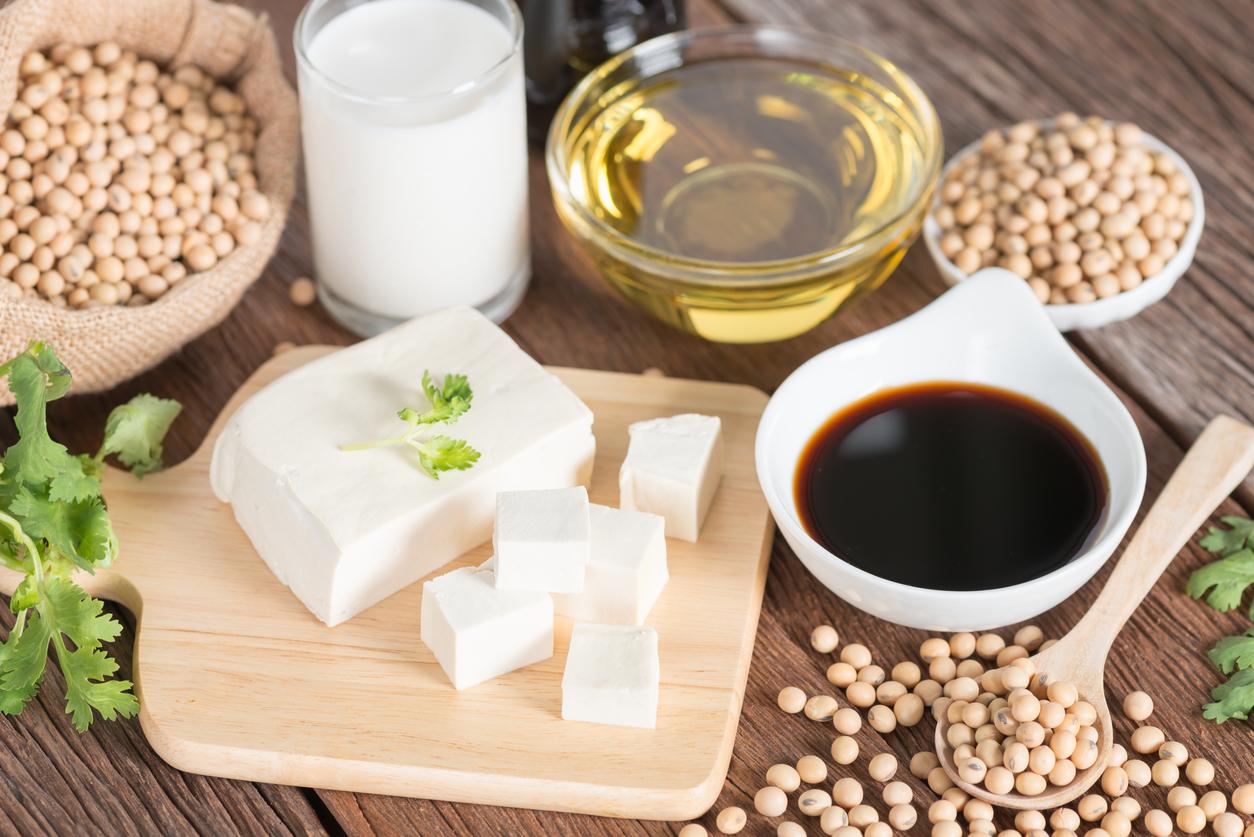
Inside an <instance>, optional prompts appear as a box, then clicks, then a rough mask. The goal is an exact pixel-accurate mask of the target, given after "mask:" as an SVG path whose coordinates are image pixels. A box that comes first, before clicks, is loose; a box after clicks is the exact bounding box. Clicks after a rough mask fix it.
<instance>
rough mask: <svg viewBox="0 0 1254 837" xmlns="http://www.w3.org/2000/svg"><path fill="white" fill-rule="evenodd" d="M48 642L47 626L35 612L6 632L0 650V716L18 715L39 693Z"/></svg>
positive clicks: (49, 637) (50, 632)
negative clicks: (7, 636) (7, 635)
mask: <svg viewBox="0 0 1254 837" xmlns="http://www.w3.org/2000/svg"><path fill="white" fill-rule="evenodd" d="M50 639H52V631H51V630H50V629H49V627H48V623H47V622H45V621H44V620H43V619H42V618H40V616H39V614H38V613H37V612H34V611H32V612H29V613H28V614H26V617H25V619H24V621H19V622H18V624H17V626H15V627H14V628H13V630H12V631H10V632H9V638H8V640H6V641H5V643H4V645H3V646H0V712H3V713H5V714H6V715H16V714H18V713H19V712H21V711H22V710H23V709H25V708H26V704H27V703H29V702H30V699H31V698H32V697H34V696H35V693H36V692H38V691H39V683H40V681H41V680H43V677H44V667H45V666H46V664H47V662H48V641H49V640H50Z"/></svg>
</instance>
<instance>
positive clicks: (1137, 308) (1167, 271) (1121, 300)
mask: <svg viewBox="0 0 1254 837" xmlns="http://www.w3.org/2000/svg"><path fill="white" fill-rule="evenodd" d="M1143 142H1144V143H1145V145H1146V147H1147V148H1149V149H1151V150H1153V151H1156V152H1159V153H1162V154H1166V155H1167V156H1168V157H1170V158H1171V159H1172V160H1174V161H1175V163H1176V166H1177V167H1179V169H1180V171H1182V172H1183V173H1184V176H1185V177H1187V178H1188V179H1189V197H1190V199H1192V201H1193V207H1194V209H1193V220H1191V221H1190V222H1189V227H1188V229H1186V230H1185V232H1184V238H1183V239H1181V241H1180V247H1179V249H1177V250H1176V254H1175V255H1174V256H1172V257H1171V258H1170V259H1168V260H1167V263H1166V264H1165V265H1163V269H1162V270H1161V271H1160V272H1158V273H1156V274H1154V275H1153V276H1150V277H1148V278H1146V280H1145V281H1144V282H1142V283H1141V284H1140V285H1138V286H1137V287H1135V288H1133V289H1132V290H1130V291H1124V292H1123V293H1120V294H1116V295H1115V296H1112V297H1107V298H1106V299H1099V300H1095V301H1093V302H1088V303H1084V304H1082V305H1080V304H1070V303H1069V304H1066V305H1046V306H1045V311H1046V313H1048V314H1049V319H1050V320H1051V321H1053V323H1054V325H1055V326H1056V327H1057V328H1058V330H1059V331H1074V330H1075V329H1081V328H1098V327H1099V326H1104V325H1107V324H1108V323H1115V322H1118V321H1120V320H1126V319H1128V318H1129V317H1133V316H1135V315H1137V314H1139V313H1141V312H1142V311H1144V310H1145V309H1146V308H1148V307H1150V306H1151V305H1153V304H1154V303H1155V302H1158V300H1160V299H1162V298H1163V297H1165V296H1166V295H1167V292H1168V291H1170V290H1171V288H1172V287H1173V286H1174V285H1175V284H1176V281H1177V280H1178V279H1179V278H1180V277H1181V276H1183V275H1184V272H1185V271H1186V270H1188V269H1189V265H1191V264H1192V263H1193V256H1194V254H1195V253H1196V252H1197V242H1198V240H1199V239H1200V238H1201V237H1202V227H1203V226H1205V223H1206V209H1205V207H1204V206H1203V205H1202V184H1200V183H1199V182H1198V180H1197V176H1196V175H1195V174H1193V170H1192V169H1191V168H1189V164H1188V163H1186V162H1185V161H1184V158H1183V157H1181V156H1180V155H1179V154H1177V153H1176V152H1175V151H1174V150H1173V149H1172V148H1171V147H1170V146H1168V145H1167V144H1166V143H1164V142H1162V141H1161V140H1159V139H1156V138H1154V137H1151V136H1150V135H1149V134H1144V135H1143ZM978 149H979V141H978V140H977V141H976V142H973V143H971V144H970V145H968V146H967V147H966V148H963V149H962V150H961V151H959V152H958V153H957V154H955V155H954V156H953V157H952V158H950V160H949V162H948V163H947V164H946V165H945V168H944V169H943V170H942V172H941V179H942V182H943V180H944V177H945V174H947V173H948V172H949V170H950V169H952V168H953V167H954V164H955V163H957V162H958V161H959V160H961V159H962V158H963V157H966V156H967V155H968V154H974V153H976V152H977V151H978ZM940 239H941V228H940V224H938V223H936V219H935V218H934V217H932V213H931V212H929V213H928V216H927V218H926V219H925V220H924V222H923V241H924V242H925V243H926V244H927V251H928V252H929V253H931V254H932V261H934V262H936V267H937V269H939V270H940V273H941V277H942V278H943V279H944V280H945V281H946V282H947V283H949V284H950V285H957V284H958V283H959V282H961V281H963V280H964V279H966V278H967V274H965V273H963V272H962V271H961V270H959V269H958V266H957V265H955V264H954V263H953V262H951V261H950V260H949V259H948V258H947V257H946V256H945V254H944V253H942V252H941V249H940Z"/></svg>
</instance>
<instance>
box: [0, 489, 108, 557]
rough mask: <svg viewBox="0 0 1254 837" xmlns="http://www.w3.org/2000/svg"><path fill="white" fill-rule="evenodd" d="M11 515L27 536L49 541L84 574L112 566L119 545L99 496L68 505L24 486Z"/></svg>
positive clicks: (11, 504) (10, 508) (12, 504)
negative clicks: (20, 524)
mask: <svg viewBox="0 0 1254 837" xmlns="http://www.w3.org/2000/svg"><path fill="white" fill-rule="evenodd" d="M9 511H10V513H11V514H13V515H14V516H15V517H17V518H18V519H19V520H20V521H21V523H22V528H23V529H24V530H25V531H26V534H28V535H30V536H31V537H32V538H42V539H44V540H46V541H47V542H48V544H49V545H50V546H51V547H52V548H53V549H55V550H56V552H57V554H59V555H61V556H62V557H65V558H68V559H70V560H71V561H73V562H74V563H75V564H77V565H78V566H79V567H81V568H82V569H84V570H88V571H94V570H95V569H96V568H97V567H105V566H108V565H109V564H111V563H112V562H113V557H114V553H115V552H116V547H117V541H116V539H115V537H114V534H113V524H112V523H110V522H109V514H108V512H106V511H105V506H104V501H103V500H101V499H100V497H99V496H96V497H93V498H92V499H90V500H80V501H77V502H73V503H67V502H63V501H57V500H53V499H51V498H50V497H48V496H42V495H41V494H40V493H38V492H36V491H35V490H32V489H31V488H29V487H28V486H22V487H21V488H19V489H18V491H17V494H16V496H14V498H13V501H12V502H11V503H10V504H9Z"/></svg>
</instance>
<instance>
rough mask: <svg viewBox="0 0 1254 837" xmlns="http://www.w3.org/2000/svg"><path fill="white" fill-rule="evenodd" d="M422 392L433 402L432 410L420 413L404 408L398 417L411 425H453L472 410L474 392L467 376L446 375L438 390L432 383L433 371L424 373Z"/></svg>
mask: <svg viewBox="0 0 1254 837" xmlns="http://www.w3.org/2000/svg"><path fill="white" fill-rule="evenodd" d="M422 391H423V392H424V393H426V396H427V400H428V401H430V402H431V409H429V410H427V411H426V412H423V413H420V412H418V411H417V410H415V409H412V408H410V407H402V408H401V410H400V411H399V412H398V413H397V415H398V416H399V417H400V418H401V420H402V421H407V422H409V423H411V424H439V423H441V422H443V423H446V424H452V423H453V422H455V421H457V419H459V418H460V417H461V416H462V415H463V414H465V413H466V412H467V411H468V410H469V409H470V402H471V401H472V400H473V399H474V397H475V396H474V392H472V391H471V389H470V381H469V379H467V377H466V376H465V375H445V376H444V386H443V387H442V388H439V389H437V388H436V386H435V384H434V383H432V381H431V370H429V369H428V370H426V371H425V372H423V373H422Z"/></svg>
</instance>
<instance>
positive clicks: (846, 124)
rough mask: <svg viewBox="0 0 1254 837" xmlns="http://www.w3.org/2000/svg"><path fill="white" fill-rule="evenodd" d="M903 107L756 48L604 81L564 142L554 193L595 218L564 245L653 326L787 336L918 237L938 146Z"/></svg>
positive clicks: (732, 335)
mask: <svg viewBox="0 0 1254 837" xmlns="http://www.w3.org/2000/svg"><path fill="white" fill-rule="evenodd" d="M915 107H917V104H915V103H907V102H904V101H902V100H901V99H900V98H898V96H897V95H895V94H894V93H892V92H891V91H890V90H888V89H886V88H885V87H883V86H881V85H880V84H878V83H876V82H875V81H873V80H872V79H871V78H869V77H867V76H866V75H863V74H860V73H858V72H854V71H846V70H841V69H840V68H838V67H831V66H825V65H823V64H820V63H810V62H807V61H797V60H792V59H779V58H773V57H758V56H746V57H727V58H719V59H715V60H708V61H700V62H696V63H686V64H681V65H679V66H676V67H674V68H673V69H670V70H667V71H664V72H661V73H658V74H655V75H653V76H651V77H649V78H644V79H640V78H635V79H626V80H623V81H620V82H618V83H617V84H616V85H615V86H613V87H612V88H611V89H609V90H607V91H605V92H604V93H602V94H601V95H600V97H599V99H598V101H597V107H596V108H595V109H593V110H590V111H589V112H587V113H586V114H585V117H584V118H583V119H581V120H579V122H578V123H577V124H575V125H574V126H573V130H572V132H571V135H570V136H569V138H568V140H567V146H566V152H567V153H566V154H565V160H566V167H567V170H566V172H565V173H564V174H565V176H566V180H567V182H568V184H569V193H570V195H571V200H572V201H573V202H574V203H575V204H577V205H578V207H579V209H580V210H581V211H579V212H577V213H576V214H579V215H583V216H585V217H588V216H590V217H591V218H592V219H595V221H594V222H593V223H592V224H590V225H588V224H585V229H584V230H583V234H582V235H581V237H582V238H584V239H585V241H586V243H587V244H588V245H589V250H590V252H592V253H593V255H594V257H595V258H596V260H597V262H598V265H599V267H600V268H601V270H602V271H603V272H604V273H605V274H606V276H607V277H608V278H609V279H610V280H611V281H612V282H613V283H614V284H615V285H616V286H617V287H618V288H619V289H620V290H621V291H622V292H623V293H624V294H626V295H627V296H628V297H630V298H631V299H632V300H633V301H635V302H636V303H637V304H639V305H641V306H642V307H644V308H646V309H647V310H649V311H650V312H651V313H653V314H654V315H656V316H658V317H660V318H661V319H663V320H667V321H669V322H672V323H673V324H675V325H679V326H680V327H683V328H686V329H688V330H690V331H694V332H696V333H698V334H700V335H702V336H704V337H707V338H709V339H712V340H719V341H726V342H738V343H746V342H760V341H766V340H776V339H782V338H785V337H790V336H793V335H795V334H799V333H801V332H803V331H806V330H808V329H810V328H812V327H813V326H814V325H816V324H817V323H819V322H821V321H822V320H823V319H825V318H826V317H828V316H830V315H831V314H832V313H834V312H835V311H836V310H837V309H839V308H840V307H841V306H842V305H845V304H846V303H848V302H850V301H851V300H853V299H855V298H856V297H859V296H861V295H863V294H865V293H867V292H868V291H870V290H873V289H874V288H876V287H877V286H878V285H879V284H880V283H881V282H883V280H884V279H885V278H886V277H887V276H888V274H889V273H890V272H891V271H892V270H893V268H894V267H895V266H896V265H897V263H898V261H899V260H900V259H901V256H902V254H903V253H904V251H905V247H906V246H907V245H908V244H909V243H910V241H911V240H912V239H913V237H914V236H915V235H916V234H917V232H918V229H919V226H920V224H921V222H922V216H923V213H924V211H925V209H926V205H927V201H928V198H929V197H930V193H931V186H932V184H933V183H934V182H935V178H936V171H935V168H936V167H935V161H936V160H938V159H939V152H938V150H937V149H935V148H931V149H929V148H928V147H927V143H928V142H929V137H928V130H927V127H928V126H926V125H921V124H920V119H919V117H918V115H917V114H916V113H915V111H914V109H913V108H915ZM928 110H929V112H930V106H928ZM933 118H934V117H933ZM930 141H931V142H932V143H933V144H938V143H939V133H938V132H934V134H933V135H932V136H931V138H930ZM567 212H568V213H569V208H567ZM564 214H565V213H564ZM566 220H567V222H568V223H570V222H571V218H570V217H567V218H566ZM575 228H576V225H575V224H572V229H575ZM589 230H592V231H591V232H589ZM576 233H577V234H580V230H578V229H576Z"/></svg>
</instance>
